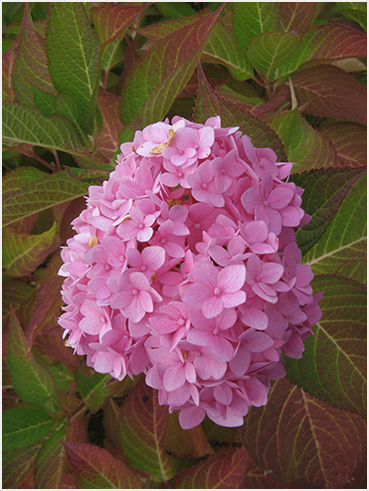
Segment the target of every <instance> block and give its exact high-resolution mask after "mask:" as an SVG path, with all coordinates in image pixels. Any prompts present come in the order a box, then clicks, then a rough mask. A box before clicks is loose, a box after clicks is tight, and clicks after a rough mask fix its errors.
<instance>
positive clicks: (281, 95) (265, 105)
mask: <svg viewBox="0 0 369 491" xmlns="http://www.w3.org/2000/svg"><path fill="white" fill-rule="evenodd" d="M289 99H290V89H289V87H287V86H285V85H283V86H282V87H280V89H279V91H278V92H277V94H276V95H275V97H273V98H272V99H269V100H268V101H265V102H262V103H261V104H257V105H256V106H254V107H253V108H252V109H251V110H250V113H251V114H252V115H253V116H258V117H259V118H261V117H262V116H265V115H266V114H268V113H271V112H272V111H274V110H275V109H277V108H278V107H279V106H281V105H282V104H283V103H284V102H286V101H289Z"/></svg>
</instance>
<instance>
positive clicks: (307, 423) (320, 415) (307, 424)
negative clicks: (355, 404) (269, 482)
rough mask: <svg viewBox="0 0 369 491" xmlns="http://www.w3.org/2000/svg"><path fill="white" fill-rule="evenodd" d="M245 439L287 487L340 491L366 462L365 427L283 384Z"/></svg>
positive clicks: (255, 412) (248, 423) (254, 415)
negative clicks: (335, 489) (335, 490)
mask: <svg viewBox="0 0 369 491" xmlns="http://www.w3.org/2000/svg"><path fill="white" fill-rule="evenodd" d="M241 434H242V437H243V440H244V445H245V446H246V448H247V450H248V452H249V453H250V456H251V458H252V459H253V460H254V461H255V463H256V464H257V465H258V466H259V467H260V469H261V470H262V471H263V472H264V474H266V475H269V476H270V477H272V478H273V479H275V480H276V481H277V482H278V483H279V484H280V485H282V487H283V488H286V487H288V488H301V487H303V488H308V489H311V488H321V489H322V488H324V489H327V488H341V487H344V486H346V485H347V481H348V480H349V479H350V477H351V475H352V473H353V472H354V471H355V470H356V468H357V467H358V466H359V465H360V464H361V463H362V462H363V461H364V459H365V450H366V449H365V447H366V423H365V420H364V419H363V418H362V417H361V416H359V415H358V414H354V413H350V412H348V411H342V410H340V409H337V408H334V407H332V406H330V405H328V404H326V403H325V402H323V401H320V400H319V399H317V398H315V397H314V396H311V395H310V394H308V393H306V392H304V391H303V390H302V389H299V388H298V387H297V386H296V385H292V384H291V382H289V381H288V380H285V379H282V380H278V381H277V382H276V383H275V384H274V385H273V390H272V391H271V392H270V395H269V400H268V403H267V405H266V406H264V407H260V408H255V407H253V408H251V410H250V412H249V414H248V416H247V418H246V420H245V424H244V426H243V428H242V429H241Z"/></svg>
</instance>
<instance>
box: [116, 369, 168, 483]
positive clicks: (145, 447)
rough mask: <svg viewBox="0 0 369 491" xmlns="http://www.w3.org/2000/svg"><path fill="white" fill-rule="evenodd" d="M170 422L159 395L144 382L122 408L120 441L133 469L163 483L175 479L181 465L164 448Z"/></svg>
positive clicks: (128, 397) (131, 394)
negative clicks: (168, 422)
mask: <svg viewBox="0 0 369 491" xmlns="http://www.w3.org/2000/svg"><path fill="white" fill-rule="evenodd" d="M167 418H168V409H167V408H166V407H165V406H159V403H158V392H157V391H156V390H153V389H151V388H150V387H148V386H147V385H146V383H145V380H144V378H141V379H140V380H139V381H138V383H137V385H135V387H134V388H133V389H132V391H131V392H130V394H129V395H128V396H127V398H126V399H125V400H124V404H123V406H122V408H121V413H120V418H119V419H120V425H119V429H118V431H119V437H120V441H121V448H122V449H123V450H124V454H125V457H126V458H127V460H128V461H129V463H130V464H131V465H132V467H134V468H135V469H141V470H142V471H144V472H147V473H149V474H150V475H151V477H152V479H154V480H155V481H159V482H160V481H168V480H169V479H171V478H172V477H173V476H174V474H175V473H176V471H177V469H178V463H177V462H176V461H175V460H174V458H172V457H171V456H170V455H168V454H167V453H166V452H165V450H164V446H163V445H164V437H165V430H166V426H167Z"/></svg>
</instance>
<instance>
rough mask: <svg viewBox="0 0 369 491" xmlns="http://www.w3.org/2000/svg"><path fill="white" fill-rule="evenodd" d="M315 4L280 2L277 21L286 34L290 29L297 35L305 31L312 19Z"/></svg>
mask: <svg viewBox="0 0 369 491" xmlns="http://www.w3.org/2000/svg"><path fill="white" fill-rule="evenodd" d="M316 8H317V5H316V3H315V2H311V3H310V2H281V9H280V12H279V19H280V22H281V26H282V27H283V29H284V30H285V31H286V32H290V31H291V30H292V29H294V30H295V31H297V32H298V33H302V32H304V31H306V30H307V29H308V28H309V27H310V24H311V21H312V20H313V18H314V14H315V11H316Z"/></svg>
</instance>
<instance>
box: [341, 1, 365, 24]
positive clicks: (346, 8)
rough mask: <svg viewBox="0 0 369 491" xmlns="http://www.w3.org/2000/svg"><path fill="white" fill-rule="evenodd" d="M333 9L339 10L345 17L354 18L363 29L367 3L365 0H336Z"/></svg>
mask: <svg viewBox="0 0 369 491" xmlns="http://www.w3.org/2000/svg"><path fill="white" fill-rule="evenodd" d="M333 11H335V12H339V13H340V14H342V15H343V16H344V17H345V18H346V19H349V20H354V21H355V22H357V23H358V24H359V25H360V26H361V27H362V28H363V29H364V30H365V31H366V24H367V4H366V2H337V3H336V4H335V5H334V7H333Z"/></svg>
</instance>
